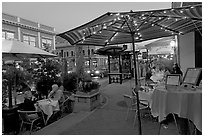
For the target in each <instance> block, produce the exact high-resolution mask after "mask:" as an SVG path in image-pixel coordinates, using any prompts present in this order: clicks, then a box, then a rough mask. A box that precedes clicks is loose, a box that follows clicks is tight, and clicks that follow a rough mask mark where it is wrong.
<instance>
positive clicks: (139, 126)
mask: <svg viewBox="0 0 204 137" xmlns="http://www.w3.org/2000/svg"><path fill="white" fill-rule="evenodd" d="M134 35H135V34H134V33H131V37H132V46H133V60H134V68H135V69H134V71H135V89H134V91H135V93H136V99H137V119H138V132H139V135H142V127H141V118H140V109H139V93H138V89H139V87H138V81H137V65H136V55H135V40H134Z"/></svg>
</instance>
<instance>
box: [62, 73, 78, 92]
mask: <svg viewBox="0 0 204 137" xmlns="http://www.w3.org/2000/svg"><path fill="white" fill-rule="evenodd" d="M63 86H64V89H65V90H66V91H72V92H74V91H76V89H77V74H76V72H72V73H69V74H67V75H66V76H65V77H64V81H63Z"/></svg>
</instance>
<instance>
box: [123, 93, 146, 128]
mask: <svg viewBox="0 0 204 137" xmlns="http://www.w3.org/2000/svg"><path fill="white" fill-rule="evenodd" d="M123 97H124V100H125V101H126V103H127V106H128V109H127V115H126V120H127V119H128V115H129V113H130V111H134V112H135V117H134V123H133V127H134V126H135V122H136V118H137V100H136V96H130V95H123ZM139 103H140V104H139V109H140V110H145V109H148V108H149V103H148V101H146V100H140V101H139Z"/></svg>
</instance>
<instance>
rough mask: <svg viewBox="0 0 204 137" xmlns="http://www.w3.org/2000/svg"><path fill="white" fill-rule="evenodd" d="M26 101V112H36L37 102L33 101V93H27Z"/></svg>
mask: <svg viewBox="0 0 204 137" xmlns="http://www.w3.org/2000/svg"><path fill="white" fill-rule="evenodd" d="M24 96H25V99H24V103H23V108H22V109H23V110H24V111H35V110H36V108H35V105H34V104H35V100H34V101H33V100H32V93H31V91H26V92H25V93H24Z"/></svg>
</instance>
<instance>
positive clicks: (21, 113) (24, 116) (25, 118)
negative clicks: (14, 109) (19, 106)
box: [18, 110, 31, 122]
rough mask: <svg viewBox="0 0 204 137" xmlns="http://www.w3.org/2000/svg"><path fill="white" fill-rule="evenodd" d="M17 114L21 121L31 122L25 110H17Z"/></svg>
mask: <svg viewBox="0 0 204 137" xmlns="http://www.w3.org/2000/svg"><path fill="white" fill-rule="evenodd" d="M18 114H19V117H20V119H21V120H22V121H23V122H31V121H30V119H29V118H28V114H27V111H21V110H18Z"/></svg>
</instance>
